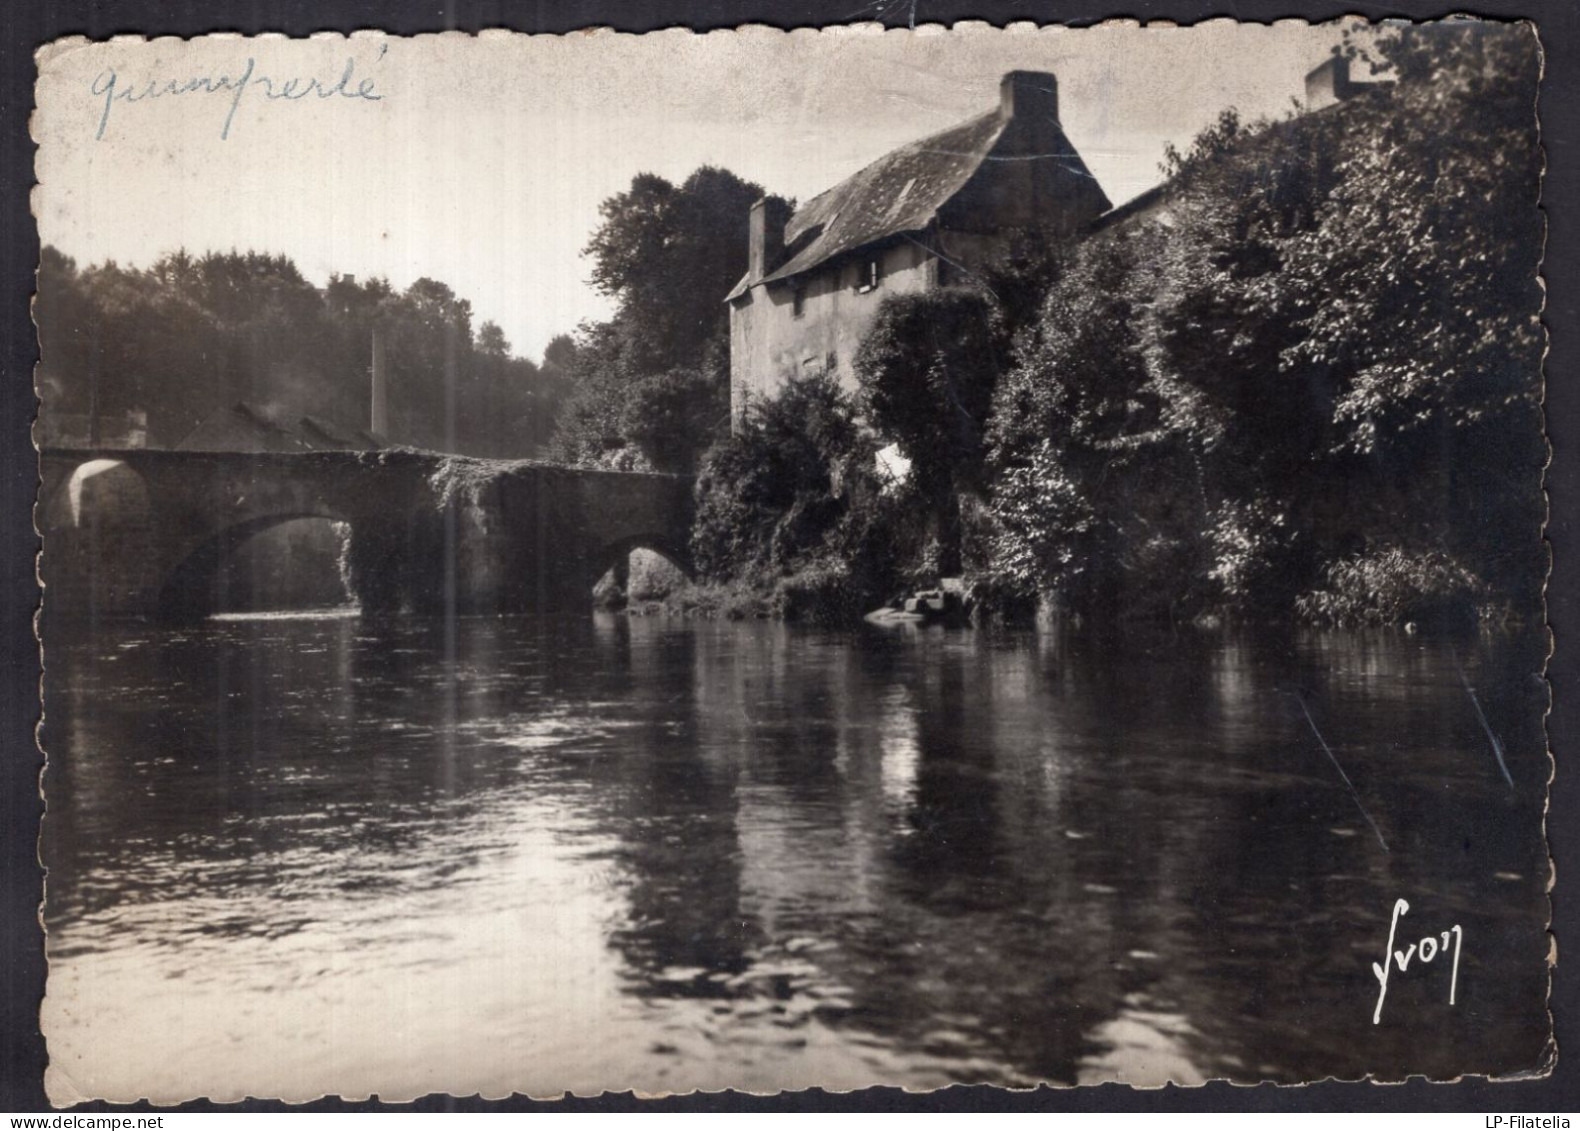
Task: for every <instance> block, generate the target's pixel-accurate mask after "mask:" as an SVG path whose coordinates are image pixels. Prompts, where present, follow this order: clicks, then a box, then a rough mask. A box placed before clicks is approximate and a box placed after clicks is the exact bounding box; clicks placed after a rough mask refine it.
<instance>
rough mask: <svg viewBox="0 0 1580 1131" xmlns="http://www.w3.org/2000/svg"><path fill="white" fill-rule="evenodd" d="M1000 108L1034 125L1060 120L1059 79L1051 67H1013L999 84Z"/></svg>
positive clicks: (1004, 115)
mask: <svg viewBox="0 0 1580 1131" xmlns="http://www.w3.org/2000/svg"><path fill="white" fill-rule="evenodd" d="M998 112H999V116H1000V117H1002V118H1005V119H1013V118H1019V119H1021V120H1022V121H1025V122H1028V123H1032V124H1034V125H1041V126H1047V125H1054V126H1057V125H1058V124H1059V81H1058V80H1057V79H1055V78H1054V77H1053V75H1051V74H1050V73H1048V72H1047V71H1010V72H1009V73H1008V74H1007V75H1005V76H1004V77H1003V78H1002V79H1000V80H999V84H998Z"/></svg>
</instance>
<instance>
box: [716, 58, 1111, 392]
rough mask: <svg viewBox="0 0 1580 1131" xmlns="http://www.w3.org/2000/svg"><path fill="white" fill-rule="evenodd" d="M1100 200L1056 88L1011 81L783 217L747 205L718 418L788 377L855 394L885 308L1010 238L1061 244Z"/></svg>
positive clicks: (1011, 243)
mask: <svg viewBox="0 0 1580 1131" xmlns="http://www.w3.org/2000/svg"><path fill="white" fill-rule="evenodd" d="M1108 209H1109V201H1108V197H1107V196H1105V195H1104V194H1103V190H1102V188H1101V187H1099V185H1098V184H1097V181H1096V179H1095V178H1094V177H1093V176H1092V174H1091V172H1090V171H1089V170H1088V169H1087V167H1086V165H1085V163H1084V162H1083V161H1082V160H1081V156H1080V154H1078V153H1077V152H1076V151H1075V148H1074V147H1073V146H1072V145H1071V144H1070V140H1069V138H1067V137H1066V136H1065V134H1064V130H1063V129H1062V128H1061V127H1060V125H1059V95H1058V84H1057V82H1056V81H1055V80H1054V76H1053V75H1051V74H1047V73H1044V72H1039V71H1012V72H1010V73H1009V74H1007V75H1005V76H1004V78H1003V80H1002V82H1001V83H1000V84H999V104H998V106H996V107H995V108H993V109H992V110H990V111H988V112H987V113H985V114H982V115H979V116H978V117H975V118H972V119H970V120H969V121H966V122H963V123H962V124H960V125H958V126H955V127H953V128H951V129H948V130H944V131H943V132H942V133H937V134H934V135H932V136H931V137H926V138H922V139H921V140H920V141H915V142H912V143H911V144H909V145H905V146H902V147H901V148H899V149H896V150H894V151H893V152H891V153H889V154H887V155H885V156H883V157H880V158H879V159H878V160H877V161H874V162H873V163H872V164H871V165H868V166H867V167H866V168H864V169H862V170H860V171H859V172H857V173H855V174H854V175H852V176H851V177H849V178H847V179H846V180H844V181H843V182H841V183H840V184H838V185H836V186H834V187H833V188H831V189H829V190H828V191H827V192H824V193H821V194H819V195H818V196H816V197H813V198H812V199H811V200H809V201H807V202H806V203H805V204H804V205H802V206H801V207H800V208H798V209H797V210H796V211H795V213H794V214H793V215H786V210H785V208H784V207H783V205H782V204H781V203H780V202H779V201H777V200H773V199H770V200H765V201H759V202H758V204H757V205H755V206H754V207H753V210H752V214H751V226H750V237H749V238H750V245H749V255H748V267H747V273H746V276H745V277H744V278H742V279H741V280H740V282H739V283H737V284H736V286H735V288H734V289H733V290H732V291H731V292H730V293H729V295H728V297H727V299H726V301H727V302H728V303H729V304H730V410H731V416H732V419H733V420H734V421H736V422H737V423H738V422H739V420H740V418H741V414H742V413H743V412H744V411H745V408H746V405H747V404H748V403H749V402H750V401H752V400H754V399H756V398H760V397H771V396H773V395H774V393H775V392H776V391H777V390H778V388H779V387H780V386H781V385H782V384H783V383H784V382H785V381H786V380H787V379H789V378H791V377H793V376H798V375H806V374H812V373H828V374H832V375H834V376H836V377H837V378H838V379H839V381H840V382H841V384H843V385H844V386H845V387H846V388H849V389H854V388H855V384H856V382H855V374H854V370H853V368H852V361H853V359H854V356H855V353H856V349H857V347H858V346H859V345H860V344H861V340H862V337H863V336H864V335H865V334H866V332H867V330H868V328H869V327H870V326H871V325H872V321H873V318H874V316H875V315H876V314H877V311H878V307H879V305H880V304H881V303H882V301H883V299H884V298H885V297H887V296H888V295H891V294H904V293H908V292H917V291H930V290H934V289H936V288H938V287H947V286H952V285H958V284H962V283H966V282H969V281H970V280H971V278H972V277H973V275H974V274H975V273H977V272H979V271H981V270H982V269H983V268H985V267H990V266H992V265H993V264H994V263H995V262H997V261H1001V260H1002V259H1004V258H1005V257H1006V256H1007V255H1008V254H1010V253H1011V251H1012V250H1013V249H1014V247H1015V245H1016V244H1017V242H1018V241H1020V240H1022V239H1025V238H1027V237H1033V238H1037V239H1041V240H1060V239H1068V238H1070V237H1072V236H1074V235H1076V234H1077V233H1079V232H1081V231H1083V230H1085V229H1086V228H1088V227H1089V226H1090V225H1091V224H1092V222H1093V221H1095V220H1096V219H1097V218H1098V217H1099V216H1101V215H1102V214H1103V213H1105V212H1106V211H1108Z"/></svg>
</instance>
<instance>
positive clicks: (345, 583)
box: [154, 507, 356, 620]
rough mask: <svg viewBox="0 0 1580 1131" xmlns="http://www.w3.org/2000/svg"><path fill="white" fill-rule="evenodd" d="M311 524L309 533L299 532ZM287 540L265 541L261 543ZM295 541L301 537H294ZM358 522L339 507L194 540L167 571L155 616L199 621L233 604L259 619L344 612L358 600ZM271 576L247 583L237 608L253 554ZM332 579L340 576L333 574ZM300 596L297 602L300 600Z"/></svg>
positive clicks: (255, 519) (231, 527)
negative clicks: (276, 613) (306, 610)
mask: <svg viewBox="0 0 1580 1131" xmlns="http://www.w3.org/2000/svg"><path fill="white" fill-rule="evenodd" d="M303 523H311V524H312V525H311V526H310V527H306V528H305V530H304V529H303V528H301V527H298V528H297V530H296V531H295V532H290V531H289V528H290V527H293V526H297V524H303ZM270 533H277V534H281V535H283V537H280V538H275V539H271V540H267V541H265V540H260V536H261V535H267V534H270ZM292 533H294V534H295V535H296V536H295V537H292V536H291V534H292ZM352 537H354V526H353V523H352V521H351V520H350V519H349V518H348V517H347V516H346V515H344V514H343V513H341V512H340V511H338V510H336V509H334V508H331V507H312V508H303V509H293V510H285V511H280V512H276V513H272V514H264V515H253V516H250V517H247V518H244V519H241V520H239V521H236V522H232V523H229V524H227V525H222V526H219V527H218V528H216V529H213V530H211V531H208V532H206V533H205V534H203V535H201V536H199V537H198V538H196V539H193V540H191V541H190V542H189V543H188V544H187V545H186V546H185V547H184V548H183V549H182V551H180V552H179V553H178V554H176V555H174V556H173V557H172V559H171V560H170V561H169V562H168V563H167V565H166V566H165V568H164V569H163V570H162V577H161V579H160V581H159V586H158V591H157V594H156V595H155V597H154V612H155V613H157V614H158V615H159V617H160V618H161V619H165V620H193V619H198V618H201V617H205V616H208V615H210V614H212V613H215V612H221V611H226V610H227V609H228V608H229V607H230V606H231V605H232V604H235V605H237V606H239V607H241V608H245V609H249V610H252V611H261V610H264V609H266V608H268V607H269V606H271V605H273V606H275V607H287V606H293V605H294V606H297V607H301V606H304V605H322V604H339V603H342V602H344V601H348V600H355V599H356V594H355V593H354V592H353V591H352V587H351V579H350V573H349V559H350V547H349V542H350V539H351V538H352ZM249 553H250V554H252V555H256V556H258V557H261V559H262V564H263V566H264V567H265V569H266V571H267V572H266V573H265V574H264V575H263V576H261V577H258V578H256V579H254V580H251V581H250V582H243V584H242V586H241V592H240V593H239V594H237V595H236V599H235V600H234V601H233V597H232V589H233V587H234V584H235V581H236V578H235V577H234V576H233V574H232V572H231V571H232V570H233V569H234V568H235V567H236V565H237V563H239V562H241V561H243V560H245V558H246V556H247V555H248V554H249ZM331 571H332V572H331ZM293 594H296V595H298V596H296V597H295V598H294V599H293V597H292V595H293Z"/></svg>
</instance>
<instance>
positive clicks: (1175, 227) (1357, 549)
mask: <svg viewBox="0 0 1580 1131" xmlns="http://www.w3.org/2000/svg"><path fill="white" fill-rule="evenodd" d="M1371 50H1373V51H1374V52H1375V53H1376V55H1377V59H1378V61H1379V62H1380V63H1382V64H1384V65H1385V66H1386V68H1387V70H1388V72H1390V74H1389V77H1390V78H1392V79H1393V80H1394V81H1393V82H1392V83H1390V84H1387V85H1383V86H1379V87H1378V88H1377V89H1376V90H1375V91H1374V92H1372V93H1369V94H1366V95H1364V96H1361V97H1359V98H1356V99H1353V100H1352V101H1350V102H1347V103H1344V104H1342V105H1340V106H1337V107H1333V108H1330V109H1328V110H1325V111H1321V112H1316V113H1310V114H1300V113H1296V114H1292V115H1291V116H1290V117H1289V118H1287V119H1285V120H1281V121H1277V122H1265V121H1263V122H1245V121H1242V120H1240V119H1239V118H1238V117H1237V116H1236V115H1235V113H1234V112H1233V111H1228V112H1225V113H1224V114H1223V115H1222V117H1221V118H1220V119H1219V121H1218V122H1217V123H1216V124H1215V125H1214V126H1213V127H1212V128H1211V129H1209V130H1207V131H1205V132H1204V133H1203V134H1202V135H1201V136H1200V137H1198V138H1197V139H1196V141H1195V142H1194V144H1193V145H1192V146H1191V147H1190V149H1189V150H1188V151H1187V152H1183V153H1180V152H1171V153H1170V155H1169V158H1168V161H1167V167H1166V169H1165V171H1166V173H1167V174H1168V181H1167V187H1166V188H1165V190H1164V197H1163V200H1162V202H1161V205H1160V207H1159V208H1158V209H1157V210H1155V211H1154V212H1153V213H1152V214H1151V215H1150V216H1147V217H1143V218H1138V219H1135V220H1133V221H1131V222H1129V223H1125V224H1119V225H1114V226H1111V227H1110V228H1108V229H1106V230H1104V231H1101V232H1099V233H1097V234H1095V235H1092V236H1090V237H1088V238H1086V239H1084V240H1082V241H1080V242H1078V243H1075V244H1074V245H1072V246H1068V247H1065V248H1061V249H1058V250H1057V251H1048V250H1045V249H1039V248H1035V247H1029V248H1027V249H1026V252H1025V254H1024V255H1022V256H1020V257H1018V258H1017V259H1016V260H1015V261H1014V262H1012V263H1009V264H1006V265H1005V269H1004V270H1003V271H1002V272H1001V273H1000V274H998V275H996V276H994V277H990V278H982V279H980V280H978V281H977V283H978V285H977V286H975V287H974V288H971V289H952V290H949V291H942V292H935V293H932V294H926V295H910V296H900V297H895V298H892V299H890V300H889V301H888V302H887V303H886V305H885V307H884V309H883V312H882V314H881V316H880V319H879V322H878V324H877V326H876V327H875V328H874V330H873V331H872V333H871V335H870V336H869V338H868V340H867V341H866V343H865V344H864V346H863V348H862V350H861V351H860V354H859V356H858V359H857V365H856V369H857V377H858V378H859V381H860V393H859V395H858V396H856V397H850V396H847V395H845V394H844V393H842V392H841V391H840V390H839V388H838V387H837V386H836V385H835V384H834V383H833V382H831V381H828V380H824V379H811V380H803V381H800V382H796V383H792V384H790V385H789V386H788V387H787V388H786V390H785V391H784V393H783V395H782V396H781V397H779V399H777V400H776V401H772V402H769V403H763V404H758V405H755V406H753V408H752V410H751V411H750V413H749V414H748V416H747V419H746V420H745V422H744V425H743V426H742V427H741V428H740V429H739V430H738V431H737V433H736V434H734V435H732V436H729V437H728V438H726V439H723V440H721V441H720V442H718V443H717V444H715V445H714V446H713V448H712V449H711V450H710V451H709V452H708V454H707V455H706V457H705V459H704V460H703V461H702V466H701V470H700V476H699V480H698V485H697V519H696V525H695V528H694V530H693V534H692V551H693V556H694V559H695V563H696V566H697V569H698V582H697V583H696V584H694V585H692V586H689V587H687V588H686V589H685V590H684V591H682V592H679V593H676V594H674V595H672V596H671V597H670V598H669V599H668V602H667V607H669V608H671V609H676V610H683V609H693V610H702V611H715V612H721V613H725V614H731V613H734V614H753V615H755V614H758V613H762V614H774V615H784V616H806V617H812V618H816V619H825V620H843V619H849V618H853V617H856V616H859V615H860V614H861V613H862V612H865V611H867V610H869V609H871V608H873V607H874V606H876V605H877V604H880V603H882V602H883V601H885V600H886V599H888V598H890V597H892V596H893V594H894V593H895V592H896V591H897V590H902V589H904V588H905V587H907V586H911V585H918V584H926V583H929V582H933V581H936V580H937V578H938V577H939V576H940V575H951V574H956V573H958V574H959V575H961V576H962V577H963V578H964V581H965V584H966V586H967V589H968V592H969V594H970V595H971V598H972V601H973V603H974V606H975V610H976V613H977V615H978V616H979V617H982V618H990V619H1007V620H1022V619H1030V618H1032V617H1034V616H1037V615H1038V614H1039V613H1041V614H1042V615H1044V616H1049V615H1072V616H1080V617H1093V618H1104V619H1105V620H1112V619H1116V618H1117V619H1131V618H1144V619H1161V620H1168V621H1172V622H1174V623H1186V622H1196V621H1204V620H1206V621H1212V620H1224V619H1282V620H1286V621H1287V620H1290V619H1294V618H1298V619H1300V620H1304V621H1306V622H1311V623H1318V624H1332V625H1369V624H1384V623H1402V622H1409V621H1417V622H1424V621H1433V620H1448V621H1458V622H1467V623H1468V622H1472V621H1474V620H1476V619H1477V618H1480V619H1481V620H1483V621H1485V620H1489V619H1491V620H1503V619H1511V618H1527V619H1528V618H1532V617H1535V616H1538V615H1539V611H1540V592H1541V585H1542V579H1543V576H1544V570H1545V556H1544V554H1543V553H1542V547H1541V541H1540V529H1541V523H1542V521H1543V514H1544V512H1543V500H1542V493H1541V474H1542V467H1543V465H1544V462H1545V459H1546V447H1545V442H1544V439H1543V435H1542V420H1541V387H1542V386H1541V358H1542V350H1543V333H1542V328H1541V325H1540V320H1539V318H1540V311H1541V308H1542V290H1541V287H1540V283H1539V280H1538V267H1539V263H1540V251H1541V239H1542V218H1541V213H1540V211H1539V209H1538V207H1537V200H1538V191H1539V187H1540V168H1541V157H1540V149H1539V146H1538V139H1537V130H1536V114H1535V96H1536V89H1537V78H1538V50H1537V44H1536V40H1535V36H1534V34H1533V32H1532V29H1531V28H1530V27H1529V26H1527V25H1512V26H1510V25H1497V24H1481V23H1474V22H1468V21H1467V22H1465V23H1463V24H1448V25H1438V26H1433V27H1423V28H1400V29H1396V30H1393V31H1391V32H1389V33H1387V35H1386V36H1385V37H1384V38H1383V40H1382V42H1381V43H1379V44H1377V45H1375V46H1374V47H1372V48H1371ZM891 443H892V444H895V445H897V446H898V450H899V452H900V453H901V454H902V455H903V456H904V457H905V459H906V460H908V461H909V463H910V473H909V475H908V476H907V477H906V478H905V480H904V482H903V483H896V482H894V481H892V480H888V479H886V478H885V477H884V476H883V474H882V473H881V472H880V471H879V469H878V464H877V463H876V461H875V458H874V457H875V455H876V453H877V451H878V450H879V448H880V447H883V446H885V445H888V444H891Z"/></svg>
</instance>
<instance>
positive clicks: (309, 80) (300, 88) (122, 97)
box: [90, 47, 388, 141]
mask: <svg viewBox="0 0 1580 1131" xmlns="http://www.w3.org/2000/svg"><path fill="white" fill-rule="evenodd" d="M387 50H388V48H387V47H385V48H380V50H379V54H378V58H377V59H375V60H374V62H378V61H379V60H381V59H383V58H384V53H385V51H387ZM356 66H357V61H356V59H355V58H354V57H353V58H347V59H346V65H345V68H344V69H343V70H342V71H341V72H340V78H339V80H338V81H336V82H323V81H321V80H320V79H319V78H318V77H317V76H301V75H293V76H291V77H289V78H281V77H280V76H278V75H262V74H258V73H257V61H256V60H255V59H253V58H252V57H250V56H249V57H248V59H247V61H246V63H245V64H244V65H243V66H242V68H241V71H240V73H238V74H236V75H235V77H232V76H231V73H230V72H228V71H227V72H221V73H209V74H206V75H190V76H186V77H184V78H163V77H154V78H150V79H148V80H146V81H144V82H131V83H127V82H124V81H123V80H122V77H121V75H120V74H119V73H118V72H117V71H116V70H115V69H114V68H113V67H112V68H109V69H107V70H104V71H100V72H99V74H98V75H97V76H96V77H95V78H94V80H93V84H92V87H91V88H90V89H91V90H92V92H93V95H94V97H95V98H102V99H103V100H104V110H103V112H102V113H101V114H100V115H99V128H98V130H97V131H96V132H95V133H94V135H93V136H94V140H96V141H97V140H101V139H103V137H104V131H105V129H106V128H107V127H108V126H109V124H110V111H111V110H112V109H113V108H114V106H115V104H116V103H117V102H124V103H127V104H133V103H138V102H145V101H148V100H149V99H154V98H164V97H166V96H174V95H181V94H219V93H221V92H224V93H228V94H229V95H230V109H229V110H228V111H227V113H226V114H225V124H224V125H223V126H222V127H221V128H220V133H219V136H220V137H221V138H222V139H225V140H229V138H230V127H231V123H232V122H233V121H235V118H236V110H237V108H238V107H239V106H240V105H241V100H242V96H243V95H245V94H246V93H247V92H248V91H249V90H261V92H262V94H263V96H264V98H266V99H268V100H269V101H271V102H300V101H301V100H302V99H304V98H306V97H307V96H308V95H310V94H316V95H317V96H318V97H319V98H336V97H339V98H349V99H355V100H361V101H364V102H382V101H383V99H384V96H383V95H382V94H380V93H379V92H378V85H377V80H376V79H374V78H372V77H365V78H361V79H357V80H356V85H355V86H353V85H352V79H353V77H354V76H355V73H356Z"/></svg>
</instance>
